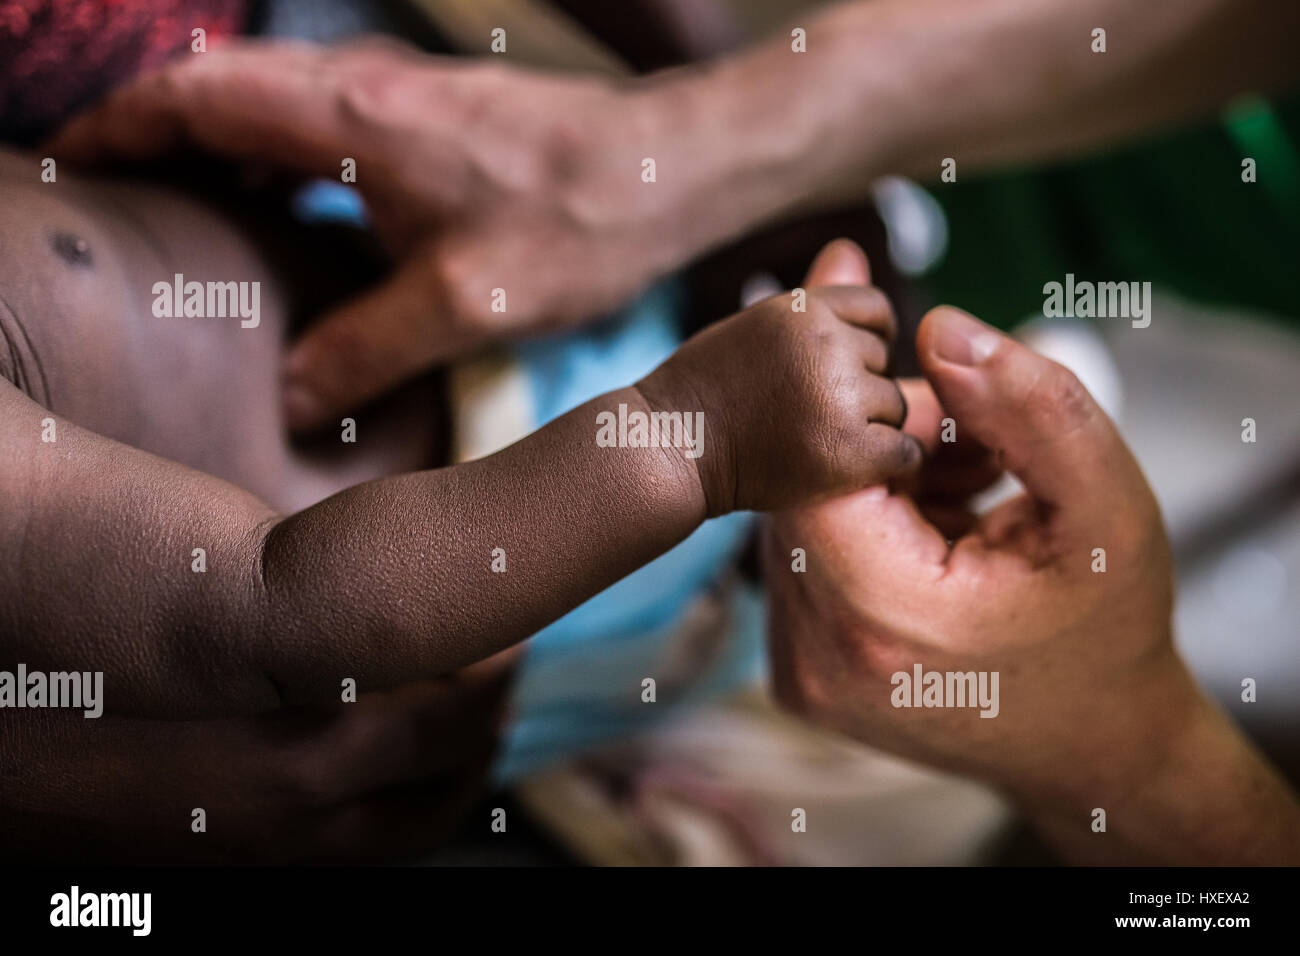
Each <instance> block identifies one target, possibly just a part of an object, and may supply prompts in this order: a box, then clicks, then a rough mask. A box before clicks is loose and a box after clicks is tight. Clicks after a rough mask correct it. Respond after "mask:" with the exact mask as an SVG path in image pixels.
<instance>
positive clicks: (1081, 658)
mask: <svg viewBox="0 0 1300 956" xmlns="http://www.w3.org/2000/svg"><path fill="white" fill-rule="evenodd" d="M827 258H828V257H827V256H825V255H824V256H823V261H820V262H819V263H818V264H817V267H816V268H815V269H814V274H813V275H811V276H810V277H809V280H808V281H809V284H810V285H812V284H818V283H821V282H825V281H828V279H827V278H826V276H827V275H833V278H831V279H830V280H829V281H834V282H837V283H840V282H844V281H845V278H846V276H845V273H846V271H852V270H853V269H855V268H856V269H857V270H858V272H859V275H860V280H859V281H863V280H865V277H866V276H865V263H862V261H861V257H860V256H857V258H856V262H857V263H858V264H857V265H855V264H854V258H853V256H852V251H851V250H847V249H841V250H840V252H839V254H838V260H837V261H836V262H829V261H825V260H827ZM917 351H918V354H919V357H920V361H921V365H922V368H923V371H924V373H925V377H926V379H927V380H928V383H929V385H930V386H931V387H932V388H933V391H930V390H929V389H928V388H926V387H925V384H924V383H920V382H911V383H909V384H908V386H907V388H906V391H907V393H908V397H909V404H910V415H909V419H908V426H907V427H908V428H909V429H910V430H912V431H913V433H914V434H916V436H917V437H918V438H920V439H921V440H922V443H923V444H925V445H927V446H928V447H930V448H931V449H935V448H937V447H942V446H941V443H940V442H939V441H938V438H939V433H940V427H941V426H940V423H941V420H942V419H943V418H944V417H945V412H946V414H950V415H951V416H952V418H953V419H955V422H956V436H957V447H958V448H960V446H961V445H962V444H965V445H966V446H967V452H966V454H965V455H964V456H963V455H961V454H960V453H954V452H953V451H952V450H951V449H945V451H946V452H948V454H946V455H944V456H942V457H941V456H939V455H936V456H935V459H934V465H936V466H939V467H935V466H928V467H929V472H930V473H929V474H928V475H926V476H925V477H924V478H923V481H922V483H921V486H920V489H919V490H916V491H915V494H914V493H909V492H903V491H900V490H897V489H895V490H891V489H887V488H884V487H879V488H873V489H868V490H866V491H862V492H859V493H857V494H854V495H850V496H848V497H844V498H840V499H837V500H834V501H831V502H828V503H825V504H821V505H818V506H814V507H810V508H806V509H802V510H799V511H796V512H789V513H785V514H782V515H779V516H776V517H775V518H774V519H773V520H771V521H770V523H769V526H768V529H767V534H766V541H765V565H766V572H767V575H766V576H767V583H768V588H769V593H770V596H771V605H772V619H771V651H772V657H773V667H774V674H775V677H774V680H775V689H776V692H777V694H778V696H779V697H780V698H781V699H782V700H783V701H785V702H786V703H787V704H789V705H791V706H793V707H794V708H795V709H797V710H799V711H801V712H803V713H805V714H807V715H809V716H810V717H812V718H813V719H815V720H817V721H819V722H821V723H824V724H827V725H830V726H833V727H836V728H839V729H840V730H842V731H844V732H845V733H847V734H849V735H851V736H854V737H857V738H859V739H861V740H864V741H868V742H870V743H872V744H874V745H876V746H880V747H883V748H885V749H888V750H891V751H894V752H896V753H900V754H903V755H906V756H909V757H913V758H916V759H918V760H921V761H923V762H926V763H929V764H932V765H937V766H940V767H944V768H948V769H952V770H955V771H958V772H962V773H966V774H969V775H973V776H977V777H980V778H983V779H985V780H988V781H991V782H992V783H994V784H996V785H999V786H1001V787H1003V788H1005V789H1006V790H1008V791H1009V792H1010V793H1011V794H1012V795H1013V796H1015V797H1016V798H1017V799H1019V800H1020V801H1021V803H1022V804H1023V805H1024V806H1025V807H1026V809H1027V810H1028V812H1029V813H1030V815H1031V817H1032V818H1033V819H1035V820H1036V821H1037V822H1038V823H1039V824H1040V826H1041V827H1042V829H1043V830H1044V832H1045V833H1046V834H1047V835H1048V836H1049V838H1051V839H1052V840H1054V841H1055V842H1056V843H1057V845H1058V846H1059V847H1060V848H1061V849H1062V850H1063V851H1064V852H1066V853H1067V854H1069V855H1071V856H1073V857H1075V858H1077V859H1082V860H1110V861H1117V862H1137V861H1152V860H1163V861H1199V862H1223V861H1236V862H1252V861H1253V862H1260V861H1265V860H1274V861H1281V860H1284V859H1290V860H1293V861H1294V860H1295V859H1296V858H1297V857H1298V856H1300V810H1298V809H1297V804H1296V801H1295V798H1294V796H1293V795H1292V794H1291V793H1290V792H1289V791H1288V790H1287V789H1286V787H1285V785H1284V784H1282V783H1281V782H1280V780H1279V779H1278V778H1277V777H1276V775H1275V774H1274V773H1273V772H1272V771H1271V769H1269V768H1268V767H1267V765H1265V764H1264V763H1263V762H1262V760H1260V758H1259V757H1258V756H1257V755H1256V754H1255V753H1254V752H1253V751H1252V750H1251V749H1250V747H1249V746H1248V745H1247V744H1246V743H1245V741H1244V740H1243V739H1242V738H1241V737H1240V736H1239V735H1238V734H1237V733H1236V731H1235V730H1234V729H1233V728H1232V726H1231V725H1230V724H1229V723H1228V722H1227V721H1226V720H1225V719H1224V718H1223V717H1222V715H1221V714H1219V712H1218V711H1217V710H1215V709H1214V708H1213V706H1211V705H1210V704H1209V703H1208V702H1207V701H1206V700H1205V699H1204V698H1203V697H1202V696H1201V695H1200V693H1199V692H1198V691H1197V690H1196V688H1195V687H1194V685H1193V683H1192V681H1191V679H1190V677H1189V675H1188V673H1187V671H1186V669H1185V668H1184V666H1183V665H1182V663H1181V662H1180V661H1179V659H1178V657H1177V655H1176V654H1175V652H1174V649H1173V645H1172V641H1171V627H1170V614H1171V604H1172V592H1173V586H1172V570H1171V560H1170V552H1169V547H1168V543H1167V539H1166V536H1165V533H1164V530H1163V527H1162V524H1161V520H1160V514H1159V510H1158V508H1157V505H1156V502H1155V499H1154V497H1153V495H1152V493H1151V491H1150V488H1149V487H1148V485H1147V483H1146V481H1145V479H1144V477H1143V475H1142V472H1141V471H1140V469H1139V467H1138V465H1137V463H1136V461H1135V460H1134V458H1133V456H1132V454H1131V453H1130V452H1129V450H1128V448H1127V447H1126V446H1125V445H1124V443H1123V441H1122V440H1121V438H1120V436H1119V434H1118V433H1117V431H1116V430H1115V427H1114V425H1113V424H1112V423H1111V421H1110V420H1109V419H1108V418H1107V416H1106V415H1105V413H1104V412H1102V411H1101V409H1100V408H1099V407H1098V406H1097V405H1096V403H1095V402H1094V401H1093V399H1092V398H1091V396H1090V395H1089V394H1088V393H1087V391H1086V390H1085V389H1084V388H1083V387H1082V386H1081V385H1080V383H1079V382H1078V380H1077V379H1076V378H1075V377H1074V375H1072V374H1071V373H1070V372H1069V371H1067V370H1066V369H1064V368H1063V367H1061V366H1060V365H1057V364H1055V363H1053V362H1051V361H1049V360H1047V359H1045V358H1043V357H1041V356H1039V355H1037V354H1035V353H1034V352H1032V351H1030V350H1029V349H1027V348H1026V347H1024V346H1022V345H1020V344H1018V343H1017V342H1015V341H1014V340H1011V339H1009V338H1007V337H1005V336H1003V335H1001V334H1000V333H999V332H997V331H995V330H994V329H992V328H990V327H988V326H986V325H984V324H983V323H980V322H978V321H977V320H975V319H973V318H971V317H970V316H968V315H966V314H965V313H963V312H960V311H958V310H956V309H952V308H947V307H944V308H939V309H935V310H933V311H932V312H931V313H930V314H929V315H927V316H926V318H925V320H924V321H923V323H922V325H921V327H920V329H919V331H918V335H917ZM936 395H937V398H938V401H936V397H935V396H936ZM940 402H941V406H940V404H939V403H940ZM940 407H942V409H943V410H944V411H941V410H940ZM984 449H992V450H994V453H995V454H996V456H997V457H998V459H999V461H1000V463H1001V464H1002V465H1004V466H1005V467H1006V469H1007V470H1009V471H1010V472H1012V473H1013V474H1015V475H1016V476H1017V477H1018V478H1019V479H1020V480H1021V481H1022V482H1023V484H1024V486H1025V488H1026V492H1025V494H1023V495H1022V496H1020V497H1018V498H1015V499H1014V500H1011V501H1008V502H1006V503H1004V504H1002V505H1001V506H999V507H997V508H996V509H994V510H993V511H991V512H990V513H988V514H986V515H983V516H980V517H978V518H976V517H975V516H972V515H970V514H969V513H966V514H962V511H963V510H964V509H963V507H962V498H963V497H964V496H966V495H968V494H969V492H970V491H971V490H973V488H974V487H976V486H978V485H979V484H982V483H984V482H986V481H987V480H988V478H989V477H991V473H990V472H989V471H988V469H987V462H985V461H984V460H983V451H984ZM943 457H947V458H950V459H952V460H955V461H957V462H958V463H959V465H958V466H957V467H948V468H944V467H942V465H941V464H940V463H941V461H942V459H943ZM971 463H977V464H975V465H974V466H973V467H972V465H971ZM945 487H946V488H948V489H949V490H950V491H952V492H954V493H953V494H950V495H949V496H948V498H947V500H944V498H943V495H942V489H944V488H945ZM936 489H937V490H938V493H937V497H936ZM922 491H924V492H925V497H924V498H920V497H917V495H920V494H921V492H922ZM926 515H931V516H933V517H934V518H935V520H936V521H939V523H940V524H946V525H948V529H947V530H946V534H945V533H943V532H941V531H940V530H939V528H938V527H936V524H935V523H934V522H933V521H931V520H927V517H926ZM795 548H803V549H805V550H806V555H807V558H806V560H807V570H806V571H805V572H802V573H800V572H798V571H795V570H792V558H791V554H792V551H793V549H795ZM1098 549H1100V550H1101V551H1104V561H1105V563H1104V571H1102V570H1100V569H1101V567H1102V564H1101V563H1100V562H1101V554H1100V552H1099V550H1098ZM918 664H919V665H921V667H922V670H923V671H938V672H960V673H966V672H971V671H975V672H980V671H983V672H997V673H998V675H999V687H998V690H999V694H998V698H999V699H998V706H997V709H996V710H997V712H996V716H994V717H991V718H983V717H981V716H980V708H979V707H969V706H968V707H965V708H958V707H951V706H948V707H933V708H927V707H920V708H916V707H902V706H895V703H896V702H897V697H896V696H895V695H896V694H897V693H900V692H901V691H900V687H901V684H902V682H901V681H899V682H895V681H894V680H893V675H895V674H897V673H899V672H902V673H905V674H907V675H908V677H909V678H911V677H912V676H913V674H914V666H915V665H918ZM908 699H909V702H910V701H911V700H912V698H911V695H910V693H909V695H908ZM949 703H952V702H951V701H950V702H949ZM988 712H989V713H990V714H991V713H992V712H993V708H988ZM1098 808H1100V809H1103V810H1105V811H1106V812H1107V817H1108V821H1109V823H1108V830H1107V831H1106V832H1105V833H1099V832H1094V830H1093V828H1092V827H1093V823H1094V820H1095V819H1096V817H1095V814H1094V811H1095V810H1096V809H1098ZM1261 819H1262V820H1264V821H1266V822H1264V823H1262V824H1261Z"/></svg>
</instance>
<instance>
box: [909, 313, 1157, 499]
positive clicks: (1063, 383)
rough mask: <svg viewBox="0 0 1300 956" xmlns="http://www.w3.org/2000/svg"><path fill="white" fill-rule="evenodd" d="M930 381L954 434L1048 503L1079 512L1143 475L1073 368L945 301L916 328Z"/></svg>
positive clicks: (1125, 491) (1119, 495)
mask: <svg viewBox="0 0 1300 956" xmlns="http://www.w3.org/2000/svg"><path fill="white" fill-rule="evenodd" d="M916 341H917V355H918V358H919V359H920V362H921V368H922V370H923V371H924V373H925V377H926V379H927V380H928V381H929V382H930V384H931V386H932V387H933V388H934V391H935V393H936V395H937V396H938V398H939V401H940V402H941V403H942V405H943V407H944V409H945V410H946V411H947V412H948V413H949V414H950V415H952V417H953V418H954V419H955V421H956V425H957V429H958V433H959V437H960V432H961V431H962V430H963V429H964V430H966V431H967V433H968V434H969V436H970V437H972V438H974V439H975V440H976V441H978V442H980V443H981V444H983V445H985V446H986V447H988V448H990V449H993V450H994V451H996V452H997V453H998V454H999V455H1000V458H1001V463H1002V465H1003V467H1004V468H1006V469H1007V470H1008V471H1010V472H1011V473H1012V474H1014V475H1015V476H1016V477H1018V478H1019V479H1020V480H1021V482H1023V484H1024V485H1025V488H1026V489H1027V490H1028V491H1029V492H1030V493H1031V494H1032V495H1034V496H1035V497H1036V498H1037V499H1039V500H1040V501H1042V502H1044V503H1047V504H1050V505H1062V506H1066V505H1068V506H1069V507H1070V508H1072V509H1074V510H1075V511H1079V510H1081V509H1082V510H1085V511H1086V510H1091V509H1088V508H1084V506H1085V505H1088V504H1095V505H1097V506H1098V507H1104V506H1105V503H1106V502H1110V503H1111V504H1112V505H1113V504H1117V503H1119V502H1121V501H1123V500H1124V497H1125V496H1131V495H1132V494H1133V492H1134V490H1135V489H1134V485H1133V482H1134V481H1135V480H1136V481H1137V482H1138V483H1139V484H1138V487H1140V488H1144V487H1145V481H1144V480H1143V479H1142V477H1141V472H1140V470H1139V469H1138V467H1137V464H1136V462H1135V461H1134V460H1133V456H1132V454H1131V453H1130V452H1129V450H1128V448H1127V446H1126V445H1125V444H1124V442H1123V440H1122V439H1121V438H1120V436H1119V433H1118V432H1117V431H1116V429H1115V426H1114V424H1113V423H1112V422H1111V420H1110V419H1109V418H1108V417H1107V415H1106V413H1105V412H1104V411H1102V410H1101V408H1100V406H1098V405H1097V403H1096V402H1095V401H1094V400H1093V398H1092V396H1091V395H1090V394H1089V393H1088V390H1087V389H1086V388H1084V386H1083V385H1082V384H1081V383H1080V382H1079V380H1078V378H1076V377H1075V375H1074V373H1073V372H1071V371H1070V370H1069V369H1067V368H1065V367H1064V366H1063V365H1059V364H1057V363H1056V362H1053V361H1052V360H1050V359H1048V358H1044V357H1043V356H1041V355H1039V354H1038V353H1037V352H1034V351H1033V350H1032V349H1030V348H1028V347H1027V346H1025V345H1022V344H1021V343H1019V342H1017V341H1015V340H1014V339H1012V338H1009V337H1008V336H1006V335H1003V334H1002V333H1001V332H999V331H997V330H996V329H994V328H992V327H990V326H988V325H985V324H984V323H983V322H980V321H979V320H978V319H976V318H974V317H973V316H970V315H968V314H967V313H965V312H962V311H961V310H960V309H955V308H952V307H950V306H940V307H939V308H936V309H932V310H931V311H930V312H929V313H928V314H927V315H926V316H925V318H924V319H923V320H922V322H921V326H920V328H919V329H918V330H917V339H916Z"/></svg>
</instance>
